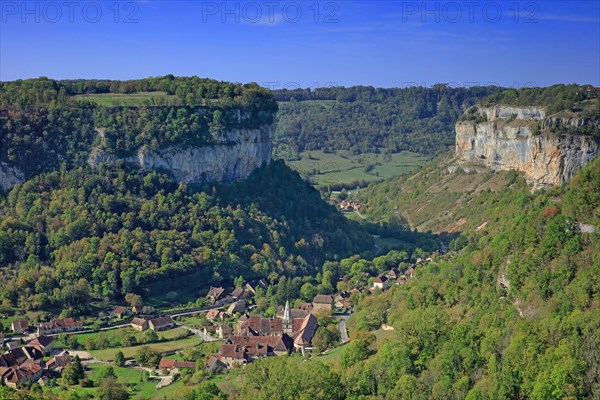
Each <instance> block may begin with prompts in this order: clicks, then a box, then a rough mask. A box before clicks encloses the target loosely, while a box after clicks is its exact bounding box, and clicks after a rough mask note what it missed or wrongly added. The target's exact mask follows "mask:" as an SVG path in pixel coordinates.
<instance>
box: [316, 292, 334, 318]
mask: <svg viewBox="0 0 600 400" xmlns="http://www.w3.org/2000/svg"><path fill="white" fill-rule="evenodd" d="M332 310H333V297H331V296H330V295H328V294H318V295H316V296H315V298H314V299H313V302H312V312H313V313H315V314H316V313H319V312H321V311H324V312H326V313H329V314H331V311H332Z"/></svg>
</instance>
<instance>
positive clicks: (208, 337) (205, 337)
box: [178, 325, 221, 342]
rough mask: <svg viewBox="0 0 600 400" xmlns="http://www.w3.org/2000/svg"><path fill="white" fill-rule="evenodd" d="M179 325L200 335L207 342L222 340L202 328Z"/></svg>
mask: <svg viewBox="0 0 600 400" xmlns="http://www.w3.org/2000/svg"><path fill="white" fill-rule="evenodd" d="M178 326H179V327H180V328H183V329H187V330H188V331H190V332H192V333H193V334H194V335H197V336H200V337H201V338H202V339H203V340H204V341H205V342H216V341H218V340H221V339H219V338H214V337H212V336H210V335H207V334H206V333H204V331H203V330H201V329H194V328H191V327H189V326H185V325H178Z"/></svg>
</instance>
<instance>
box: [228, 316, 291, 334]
mask: <svg viewBox="0 0 600 400" xmlns="http://www.w3.org/2000/svg"><path fill="white" fill-rule="evenodd" d="M240 320H242V322H240ZM240 320H238V335H240V336H282V335H283V333H284V332H283V320H282V319H279V318H263V317H261V316H258V315H253V316H251V317H249V318H247V319H245V318H244V319H242V318H240Z"/></svg>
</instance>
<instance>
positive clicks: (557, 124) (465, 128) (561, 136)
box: [455, 106, 600, 189]
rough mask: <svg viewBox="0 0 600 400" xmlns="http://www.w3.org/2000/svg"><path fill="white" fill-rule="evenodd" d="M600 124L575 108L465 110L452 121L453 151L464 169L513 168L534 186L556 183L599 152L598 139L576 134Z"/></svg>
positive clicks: (483, 108)
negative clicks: (552, 110)
mask: <svg viewBox="0 0 600 400" xmlns="http://www.w3.org/2000/svg"><path fill="white" fill-rule="evenodd" d="M590 125H592V128H593V129H600V126H599V125H598V121H591V120H589V119H586V118H584V117H581V116H579V115H577V114H575V113H566V112H563V113H558V114H554V115H550V116H546V113H545V111H544V110H543V109H540V108H536V107H509V106H494V107H481V108H477V109H474V110H470V111H469V112H468V113H467V115H466V118H463V120H461V121H459V122H458V123H457V124H456V149H455V150H456V156H457V157H458V164H459V165H460V166H461V167H462V168H463V169H465V170H480V169H484V168H491V169H493V170H504V171H506V170H518V171H522V172H524V174H525V177H526V179H527V181H528V182H529V183H531V184H533V186H534V189H539V188H542V187H545V186H549V185H560V184H562V183H564V182H566V181H567V180H569V179H570V178H571V177H572V176H573V175H574V174H575V172H577V170H578V169H579V168H581V167H582V166H584V165H585V164H587V163H588V162H589V161H590V160H592V159H593V158H594V157H595V156H596V154H597V153H598V147H599V144H598V141H597V140H595V139H594V138H592V137H590V136H585V135H581V134H575V132H576V131H577V130H578V129H579V128H581V127H586V128H589V127H590Z"/></svg>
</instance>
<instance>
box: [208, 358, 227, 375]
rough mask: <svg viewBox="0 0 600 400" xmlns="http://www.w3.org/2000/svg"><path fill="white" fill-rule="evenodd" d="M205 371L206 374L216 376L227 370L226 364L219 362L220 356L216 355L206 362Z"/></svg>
mask: <svg viewBox="0 0 600 400" xmlns="http://www.w3.org/2000/svg"><path fill="white" fill-rule="evenodd" d="M206 369H207V370H208V372H211V373H213V374H218V373H219V372H223V371H225V370H226V369H227V364H225V363H224V362H223V361H221V356H219V355H216V356H212V357H210V358H209V359H208V360H206Z"/></svg>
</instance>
